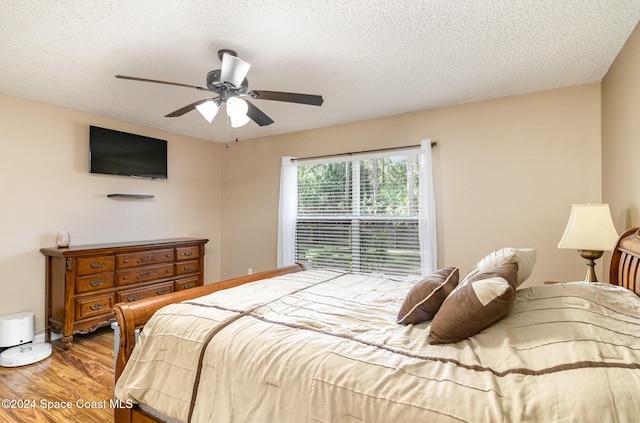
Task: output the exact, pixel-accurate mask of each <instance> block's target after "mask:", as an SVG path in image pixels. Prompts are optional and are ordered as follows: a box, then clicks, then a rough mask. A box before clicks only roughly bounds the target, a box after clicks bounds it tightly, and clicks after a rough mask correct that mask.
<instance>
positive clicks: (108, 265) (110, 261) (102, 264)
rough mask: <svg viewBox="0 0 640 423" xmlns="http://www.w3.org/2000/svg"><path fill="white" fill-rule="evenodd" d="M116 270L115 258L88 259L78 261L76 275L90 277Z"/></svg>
mask: <svg viewBox="0 0 640 423" xmlns="http://www.w3.org/2000/svg"><path fill="white" fill-rule="evenodd" d="M115 268H116V258H115V256H100V257H86V258H79V259H78V265H77V266H76V273H77V274H78V275H90V274H92V273H103V272H113V271H114V270H115Z"/></svg>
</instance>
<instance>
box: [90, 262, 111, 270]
mask: <svg viewBox="0 0 640 423" xmlns="http://www.w3.org/2000/svg"><path fill="white" fill-rule="evenodd" d="M106 265H107V263H105V262H104V261H98V262H95V263H91V264H89V266H91V268H93V269H102V268H103V267H105V266H106Z"/></svg>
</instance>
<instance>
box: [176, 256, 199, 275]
mask: <svg viewBox="0 0 640 423" xmlns="http://www.w3.org/2000/svg"><path fill="white" fill-rule="evenodd" d="M199 271H200V260H191V261H181V262H179V263H176V275H178V276H179V275H184V274H187V273H194V272H199Z"/></svg>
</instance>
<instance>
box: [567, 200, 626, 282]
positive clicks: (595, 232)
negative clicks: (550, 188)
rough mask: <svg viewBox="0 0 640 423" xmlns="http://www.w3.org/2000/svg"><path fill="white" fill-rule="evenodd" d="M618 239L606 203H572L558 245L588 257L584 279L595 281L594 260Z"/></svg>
mask: <svg viewBox="0 0 640 423" xmlns="http://www.w3.org/2000/svg"><path fill="white" fill-rule="evenodd" d="M617 240H618V233H617V232H616V229H615V227H614V226H613V220H612V219H611V212H610V211H609V205H608V204H574V205H573V206H572V207H571V215H570V216H569V222H568V223H567V227H566V229H565V230H564V235H562V239H561V240H560V242H559V243H558V248H568V249H572V250H578V253H579V254H580V255H581V256H582V257H583V258H584V259H586V260H587V274H586V275H585V278H584V280H585V282H598V279H597V278H596V272H595V270H594V267H595V265H596V263H595V260H596V259H599V258H600V257H602V253H603V252H604V251H609V250H611V249H612V248H613V246H614V245H615V243H616V241H617Z"/></svg>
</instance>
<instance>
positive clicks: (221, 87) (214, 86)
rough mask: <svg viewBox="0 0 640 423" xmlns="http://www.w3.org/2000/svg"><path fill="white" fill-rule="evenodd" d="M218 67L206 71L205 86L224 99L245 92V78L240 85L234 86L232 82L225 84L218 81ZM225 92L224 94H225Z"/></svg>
mask: <svg viewBox="0 0 640 423" xmlns="http://www.w3.org/2000/svg"><path fill="white" fill-rule="evenodd" d="M221 73H222V71H221V70H220V69H216V70H212V71H210V72H209V73H207V88H209V89H210V90H211V91H213V92H216V93H218V94H220V95H221V96H222V97H224V99H225V100H226V99H227V98H229V97H235V96H236V95H240V94H245V93H246V92H247V89H248V88H249V81H248V80H247V78H245V79H244V80H243V81H242V84H241V85H240V87H234V86H233V85H232V84H226V83H224V82H221V81H220V75H221ZM225 93H226V94H225Z"/></svg>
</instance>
